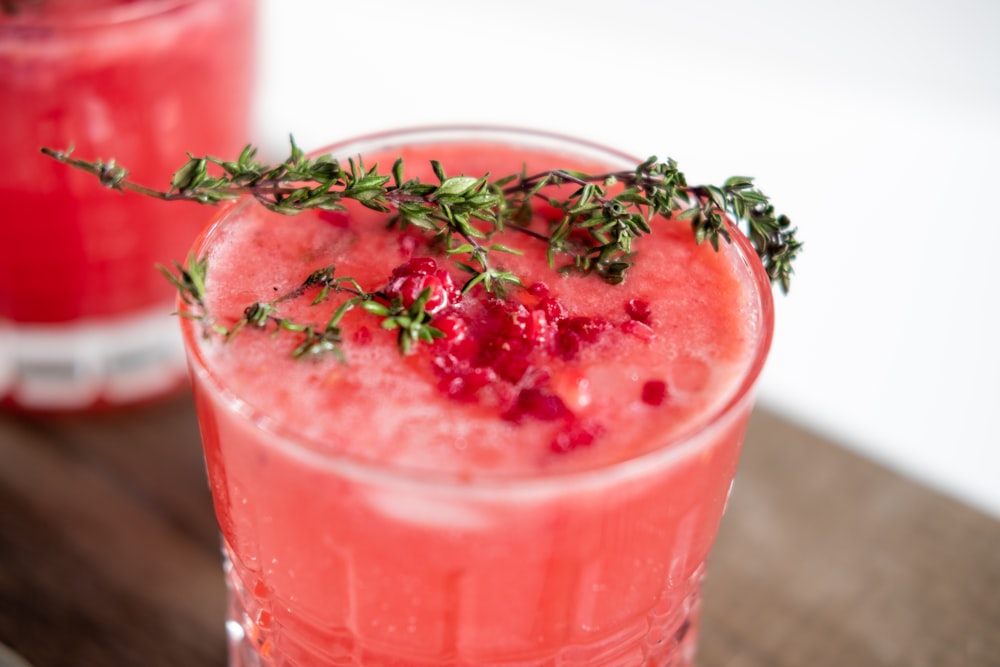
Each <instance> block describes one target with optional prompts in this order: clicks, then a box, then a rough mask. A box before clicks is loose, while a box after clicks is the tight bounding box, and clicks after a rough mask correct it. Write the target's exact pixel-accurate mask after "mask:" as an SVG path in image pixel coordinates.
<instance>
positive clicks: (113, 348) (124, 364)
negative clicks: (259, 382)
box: [0, 304, 185, 410]
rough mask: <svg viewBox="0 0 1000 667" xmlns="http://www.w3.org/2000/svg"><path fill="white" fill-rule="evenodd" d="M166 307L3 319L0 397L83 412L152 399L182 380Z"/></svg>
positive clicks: (25, 404) (31, 405) (175, 332)
mask: <svg viewBox="0 0 1000 667" xmlns="http://www.w3.org/2000/svg"><path fill="white" fill-rule="evenodd" d="M169 313H170V306H169V305H166V304H164V305H162V306H159V307H156V308H151V309H148V310H145V311H140V312H138V313H133V314H129V315H128V316H123V317H114V318H94V319H89V320H80V321H77V322H67V323H60V324H30V323H23V322H12V321H10V320H4V319H0V399H2V400H3V402H5V403H12V404H14V405H15V406H19V407H22V408H25V409H29V410H85V409H88V408H90V407H94V406H98V405H110V406H114V405H124V404H129V403H136V402H141V401H145V400H149V399H152V398H155V397H157V396H159V395H162V394H165V393H168V392H170V391H171V390H174V389H176V388H177V387H179V386H180V385H181V384H182V383H183V382H184V378H185V361H184V349H183V346H182V344H181V338H180V332H179V329H178V326H177V323H176V322H175V321H174V320H173V319H172V317H171V316H170V314H169Z"/></svg>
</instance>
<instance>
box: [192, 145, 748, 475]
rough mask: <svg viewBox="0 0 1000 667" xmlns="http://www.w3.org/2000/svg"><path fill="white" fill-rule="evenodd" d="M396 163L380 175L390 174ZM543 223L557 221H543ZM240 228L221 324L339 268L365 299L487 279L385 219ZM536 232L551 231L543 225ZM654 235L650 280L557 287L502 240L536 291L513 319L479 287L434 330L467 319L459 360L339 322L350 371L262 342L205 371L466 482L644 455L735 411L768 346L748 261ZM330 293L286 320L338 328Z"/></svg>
mask: <svg viewBox="0 0 1000 667" xmlns="http://www.w3.org/2000/svg"><path fill="white" fill-rule="evenodd" d="M397 154H399V151H396V152H394V153H391V154H384V155H367V156H365V161H366V164H367V165H368V166H371V165H372V164H374V163H376V162H378V163H380V168H381V171H383V172H386V171H388V168H389V166H390V165H391V163H392V160H393V159H394V157H395V155H397ZM402 157H403V158H404V163H405V165H406V175H407V177H412V176H414V175H417V174H419V175H420V177H421V179H422V180H425V181H429V182H436V179H435V177H434V175H433V173H432V172H431V170H430V167H429V165H428V162H429V160H430V159H436V160H439V161H440V162H441V163H442V164H443V166H444V168H445V171H446V173H447V174H448V175H449V176H456V175H460V174H467V175H475V176H480V175H483V174H486V173H490V174H492V175H493V176H495V177H499V176H501V175H506V174H508V173H518V172H520V171H521V170H522V169H524V170H525V171H526V172H527V173H529V174H530V173H534V172H537V171H541V170H543V169H551V168H556V167H559V168H566V167H570V168H576V169H580V170H585V171H590V172H592V173H601V172H604V171H607V169H608V167H607V166H606V165H600V164H581V163H579V162H578V161H576V162H574V161H572V160H571V161H570V162H569V163H568V164H567V159H568V158H567V157H566V156H564V155H559V154H551V153H544V152H533V153H532V152H526V151H525V150H522V149H518V148H511V147H507V146H503V145H462V146H460V147H455V146H448V145H426V146H416V147H410V148H407V149H405V150H404V151H403V152H402ZM545 213H546V207H545V206H544V205H543V206H541V207H539V209H538V210H537V211H536V216H540V217H544V216H545ZM238 218H239V223H238V224H231V225H228V226H226V227H224V228H223V230H222V231H221V232H218V236H217V237H216V238H214V239H213V240H212V243H211V246H210V253H209V255H208V266H209V271H208V283H207V291H208V301H207V306H208V310H209V311H210V312H212V313H213V314H214V315H215V316H216V317H217V318H218V319H219V320H220V321H223V322H226V323H232V322H233V321H235V320H236V319H238V318H239V317H240V316H241V315H242V313H243V309H244V308H245V307H246V306H247V305H249V304H251V303H253V302H255V301H262V302H264V301H270V300H273V299H274V298H275V297H276V296H277V295H281V294H286V293H289V292H291V291H293V290H294V289H295V288H296V287H297V286H298V285H300V284H301V283H302V281H303V280H304V279H305V277H306V276H308V275H309V274H310V273H312V272H313V271H316V270H318V269H321V268H323V267H325V266H328V265H330V264H333V265H335V267H336V275H337V276H351V277H353V278H354V279H356V280H357V281H358V283H360V285H362V286H363V287H364V289H365V290H367V291H375V290H376V289H380V288H385V287H387V286H390V284H391V283H392V279H393V275H394V273H393V272H394V270H395V271H397V274H396V275H398V274H399V270H400V267H404V269H403V270H404V271H405V266H406V265H407V263H408V262H411V263H412V262H413V260H414V258H417V259H418V260H419V261H423V260H424V258H431V260H432V262H433V263H435V264H436V266H437V268H438V269H439V270H443V271H447V272H448V274H449V277H450V278H451V279H452V281H453V283H454V284H455V285H456V286H458V287H460V286H461V285H462V284H463V282H464V281H465V280H467V279H468V278H469V277H470V276H469V274H468V273H464V272H463V271H461V270H460V269H459V268H457V267H456V266H455V264H454V263H453V262H452V261H451V260H450V259H448V258H447V257H446V256H444V255H443V254H442V253H441V252H440V251H439V250H438V249H437V248H436V247H435V246H434V245H432V244H430V243H428V241H427V239H426V238H424V237H422V236H419V235H418V234H417V233H416V232H415V231H413V230H411V231H409V232H400V231H399V230H398V229H387V228H386V221H387V219H388V218H387V216H385V215H381V214H378V213H375V212H372V211H370V210H367V209H364V208H362V207H360V206H352V207H351V208H350V210H349V212H347V213H324V212H315V211H313V212H307V213H303V214H300V215H297V216H293V217H284V216H280V215H277V214H273V213H270V212H267V211H266V210H264V209H262V208H260V207H256V206H248V207H244V209H243V210H242V211H240V212H239V214H238ZM533 228H534V229H537V230H539V231H544V220H542V221H540V222H538V221H536V223H534V227H533ZM653 230H654V232H653V234H651V235H648V236H645V237H643V238H642V239H640V240H639V241H638V242H636V243H635V246H634V249H635V250H636V251H637V252H636V257H635V264H634V266H633V267H632V268H631V269H630V270H629V273H628V275H627V278H626V280H625V282H624V283H623V284H621V285H617V286H612V285H609V284H607V283H605V282H604V281H603V280H601V279H600V278H599V277H597V276H595V275H580V274H574V273H569V274H559V273H557V272H556V271H554V270H553V269H552V268H550V267H549V266H548V265H547V263H546V257H545V250H546V248H545V244H544V243H543V242H540V241H539V240H537V239H534V238H531V237H529V236H527V235H523V234H517V233H507V234H505V235H504V236H503V239H502V242H503V244H504V245H507V246H510V247H514V248H516V249H518V250H520V251H521V252H523V255H520V256H518V255H513V254H506V253H493V254H492V257H493V259H492V261H493V262H494V263H496V264H498V265H499V267H500V268H504V269H508V270H511V271H513V272H514V273H515V274H516V275H518V276H519V277H520V278H521V280H522V283H523V285H524V287H525V288H526V289H519V288H513V289H510V290H509V291H508V297H509V298H508V300H507V302H506V303H505V304H503V305H501V304H500V303H499V302H495V301H490V300H489V299H488V297H487V296H486V295H485V294H484V293H483V291H482V289H481V288H475V289H473V290H472V291H471V292H470V293H469V295H467V296H465V297H462V298H453V299H452V300H451V301H450V302H449V305H448V308H447V309H444V310H442V311H441V312H440V313H437V314H435V318H436V319H435V320H433V321H432V324H434V325H437V326H440V327H441V328H442V329H444V328H446V327H447V326H448V325H449V323H450V321H451V320H455V319H458V320H461V322H462V326H463V330H462V331H463V336H462V341H461V343H460V344H458V345H456V344H455V343H454V341H453V340H449V339H447V338H445V339H442V340H440V341H436V342H435V343H433V344H431V345H426V344H419V345H417V346H415V347H414V349H413V352H412V353H410V354H408V355H401V354H400V352H399V350H398V348H397V340H396V336H397V332H396V331H391V330H385V329H382V328H381V327H380V321H379V319H378V318H377V317H375V316H373V315H372V314H370V313H367V312H365V311H363V310H361V309H360V308H356V309H354V310H353V311H351V312H350V313H348V314H347V316H346V317H345V318H344V320H343V322H342V326H343V339H344V343H343V350H344V354H345V358H346V361H345V363H339V362H336V361H334V360H333V359H332V358H326V359H324V360H319V359H316V360H312V359H308V360H294V359H292V358H291V354H290V353H291V351H292V350H293V349H294V348H295V347H296V345H297V344H298V340H297V339H295V338H294V337H292V336H277V337H270V336H267V335H264V334H261V333H260V332H242V333H241V334H240V335H238V336H236V337H235V338H233V339H232V340H231V341H230V342H228V343H227V344H225V345H222V344H220V343H219V342H218V341H217V340H215V341H211V342H209V343H207V344H205V345H204V346H203V354H204V355H205V363H206V365H207V366H208V367H209V368H210V370H211V372H212V373H213V374H215V375H217V376H218V377H224V378H225V379H226V380H225V382H226V384H227V386H228V387H229V388H230V389H231V390H232V392H233V393H234V394H235V395H236V396H237V397H238V398H239V399H240V400H241V401H244V402H245V403H246V404H247V406H249V407H251V408H252V409H253V410H256V411H259V412H260V413H261V414H266V415H267V418H266V419H267V422H268V423H269V424H281V425H282V426H281V427H280V428H281V430H282V431H283V432H284V433H286V434H289V435H293V436H295V437H297V438H301V439H303V440H305V441H308V442H309V443H311V444H310V446H311V447H313V448H315V449H318V450H321V451H326V452H336V453H340V454H344V455H347V456H349V457H356V458H359V459H364V460H370V461H379V462H382V463H388V464H389V465H391V466H399V467H404V468H412V469H419V470H425V471H435V472H443V473H448V474H457V475H461V476H463V477H466V476H467V477H480V476H508V475H515V476H525V475H529V476H530V475H535V474H540V475H546V474H553V473H557V472H560V471H567V470H573V469H581V468H588V467H593V466H598V465H603V464H606V463H608V462H611V461H616V460H621V459H626V458H630V457H633V456H635V455H637V454H639V453H642V452H644V451H648V450H650V449H652V448H656V447H658V446H660V445H662V444H663V443H666V442H669V441H670V440H671V439H673V438H675V437H678V436H681V435H683V434H684V433H686V432H689V431H691V430H692V429H696V428H698V426H699V425H701V424H702V422H703V421H704V420H705V419H706V418H708V417H710V416H711V415H712V413H713V412H714V411H715V410H717V409H719V408H720V407H721V406H722V405H723V404H724V403H725V402H726V401H727V400H729V399H731V397H732V394H733V392H734V391H735V390H736V388H737V385H738V384H739V382H740V381H741V380H742V378H743V374H744V373H745V372H746V368H745V366H746V364H747V358H748V356H749V355H750V354H751V353H752V350H751V347H752V345H753V344H754V340H755V336H756V333H757V332H756V331H755V330H754V328H753V327H754V324H753V322H754V317H752V316H750V315H748V310H750V309H752V308H754V307H755V306H754V303H753V299H754V295H753V293H752V290H751V286H750V285H749V284H748V283H747V282H746V278H741V277H739V276H738V275H737V273H736V272H734V270H733V268H732V266H731V264H732V262H733V261H738V260H734V258H733V256H732V252H731V249H729V248H726V247H723V248H722V252H716V251H715V250H713V249H712V247H711V246H710V245H709V244H707V243H706V244H704V245H701V246H699V245H697V244H696V243H695V242H694V239H693V235H692V233H691V229H690V226H689V224H688V223H687V222H684V221H676V220H663V219H658V220H655V221H654V222H653ZM317 292H318V289H315V290H313V291H311V292H308V293H307V294H306V295H305V296H304V297H303V298H300V299H297V300H288V301H286V302H282V303H280V304H279V311H278V314H279V315H281V316H282V317H288V318H291V319H294V320H296V321H299V322H313V323H316V324H317V325H319V326H322V324H323V323H325V322H326V320H327V319H328V318H329V315H330V313H331V312H332V311H333V310H334V308H335V307H336V305H337V303H339V302H340V301H342V300H343V299H344V298H346V297H345V296H343V295H336V294H334V295H333V296H332V297H331V300H330V301H328V302H326V303H324V304H319V305H312V303H311V302H312V298H313V297H314V296H315V294H316V293H317ZM751 314H752V313H751Z"/></svg>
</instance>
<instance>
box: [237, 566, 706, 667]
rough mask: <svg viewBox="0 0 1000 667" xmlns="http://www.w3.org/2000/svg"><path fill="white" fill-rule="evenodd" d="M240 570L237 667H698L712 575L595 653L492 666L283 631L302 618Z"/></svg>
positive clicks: (320, 633) (457, 656) (337, 630)
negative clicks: (704, 601)
mask: <svg viewBox="0 0 1000 667" xmlns="http://www.w3.org/2000/svg"><path fill="white" fill-rule="evenodd" d="M237 569H238V568H237V567H235V566H234V565H233V562H232V561H231V560H230V558H229V557H228V555H227V556H226V558H225V574H226V583H227V587H228V592H229V604H228V617H227V621H226V631H227V635H228V640H229V665H230V667H321V666H322V667H446V666H447V667H483V666H484V665H490V666H495V667H692V666H693V665H694V654H695V647H696V641H697V634H698V622H699V615H700V608H701V583H702V579H703V577H704V572H705V568H704V565H702V566H700V567H699V568H698V569H697V570H696V571H695V572H694V574H693V575H692V576H691V577H690V578H689V579H688V580H687V581H686V582H683V584H682V585H681V586H678V587H676V588H674V589H673V590H671V592H670V593H669V594H668V595H666V596H665V597H664V598H663V599H662V600H661V601H660V602H659V604H657V605H656V607H655V608H654V609H649V610H646V611H645V612H644V613H642V612H640V613H637V615H636V616H635V620H634V623H632V624H630V626H629V627H625V628H622V629H621V630H620V631H618V632H614V633H613V635H612V636H611V637H607V636H602V637H600V638H598V639H596V640H595V641H594V643H593V644H592V645H589V646H585V645H574V646H570V647H564V648H562V649H560V650H558V651H555V652H548V653H547V654H541V653H539V654H538V655H523V654H522V655H518V656H516V657H511V658H508V659H490V660H488V661H484V660H483V659H478V658H474V657H463V656H462V655H461V653H462V651H463V647H461V645H459V646H458V648H457V649H456V650H455V651H452V652H451V653H450V655H442V656H439V657H436V658H430V657H423V658H415V657H412V656H399V655H392V654H391V651H386V650H385V649H384V647H383V648H380V649H378V650H375V649H372V648H369V647H368V646H366V645H365V643H366V642H364V641H363V640H360V639H358V638H357V637H356V636H355V635H354V634H353V633H352V632H351V631H350V629H349V628H346V627H342V626H340V627H329V628H319V627H316V626H315V625H314V624H313V625H308V627H307V629H305V630H302V629H300V628H296V627H292V626H291V625H290V624H283V623H282V622H281V621H280V620H279V619H280V617H281V616H287V617H288V618H290V619H291V618H294V616H295V613H294V610H292V609H289V608H288V605H286V604H281V603H279V602H278V601H275V600H273V599H269V598H268V597H267V596H266V595H257V594H255V593H254V589H255V588H257V589H263V586H262V585H261V584H260V583H257V584H254V583H253V582H254V581H256V579H255V578H254V577H252V576H250V575H246V579H245V580H244V578H241V577H240V576H239V572H238V571H237ZM261 592H264V591H263V590H261ZM345 620H346V619H345ZM350 621H353V622H356V623H361V622H363V619H356V618H355V619H350ZM303 627H305V626H303ZM472 650H474V648H472Z"/></svg>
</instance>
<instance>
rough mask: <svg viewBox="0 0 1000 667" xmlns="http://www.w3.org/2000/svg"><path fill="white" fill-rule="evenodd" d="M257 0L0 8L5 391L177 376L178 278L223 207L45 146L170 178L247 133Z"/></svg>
mask: <svg viewBox="0 0 1000 667" xmlns="http://www.w3.org/2000/svg"><path fill="white" fill-rule="evenodd" d="M255 31H256V6H255V2H254V1H253V0H131V1H130V0H6V1H5V2H4V3H3V5H2V9H0V402H2V403H3V405H5V406H7V407H11V406H13V407H16V408H26V409H31V410H81V409H92V408H97V407H102V406H113V405H124V404H131V403H136V402H140V401H144V400H148V399H151V398H153V397H156V396H159V395H162V394H164V393H169V392H171V391H172V390H175V389H176V388H178V387H180V386H182V384H183V383H184V382H185V380H184V367H183V353H182V350H181V345H180V337H179V333H178V327H177V325H176V322H173V321H172V320H171V318H170V317H169V314H170V313H171V312H172V311H173V300H174V297H175V294H176V292H175V290H174V289H173V288H172V286H171V285H170V284H169V282H168V281H167V280H166V279H165V278H164V277H163V276H162V275H161V274H160V273H159V272H158V271H157V270H156V268H155V267H156V264H158V263H159V264H166V265H169V264H171V263H172V262H173V261H174V260H183V259H184V256H185V254H186V253H187V251H188V248H189V246H190V244H191V241H192V239H193V238H194V236H195V234H196V233H197V231H198V230H199V229H200V228H201V227H202V226H203V225H204V224H205V223H206V222H207V220H208V218H209V217H210V216H211V215H212V211H211V210H210V209H207V208H204V207H200V206H198V205H196V204H187V203H185V204H176V203H165V202H160V201H156V200H154V199H150V198H147V197H143V196H139V195H136V194H123V193H120V192H115V191H111V190H107V189H104V188H101V187H100V186H99V185H98V183H97V181H96V180H95V179H94V178H93V177H92V176H90V175H88V174H84V173H82V172H79V171H76V170H73V169H70V168H68V167H66V166H65V165H62V164H59V163H58V162H56V161H55V160H52V159H50V158H48V157H46V156H44V155H42V154H41V153H40V151H39V148H40V147H42V146H46V147H49V148H53V149H57V150H63V149H67V148H70V147H72V148H73V151H74V155H75V156H77V157H79V158H81V159H85V160H90V161H93V160H96V159H98V158H100V159H103V160H105V161H107V160H110V159H114V160H116V162H117V163H119V164H121V165H122V166H124V167H126V168H127V169H128V170H129V171H130V174H131V176H130V178H132V179H134V180H135V181H137V182H140V183H142V184H144V185H149V186H151V187H156V188H157V189H166V188H167V187H168V186H169V184H170V179H171V176H172V174H173V172H174V170H175V169H177V168H178V167H179V166H180V165H181V164H182V163H183V162H184V160H185V159H186V153H187V152H191V153H194V154H199V155H200V154H214V155H221V156H232V155H236V154H238V152H239V150H240V149H241V148H242V147H243V146H244V145H245V144H246V143H247V142H248V141H249V139H250V136H249V135H250V119H251V112H250V106H251V95H252V85H253V79H254V57H255V55H254V48H255V42H256V34H255Z"/></svg>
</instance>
